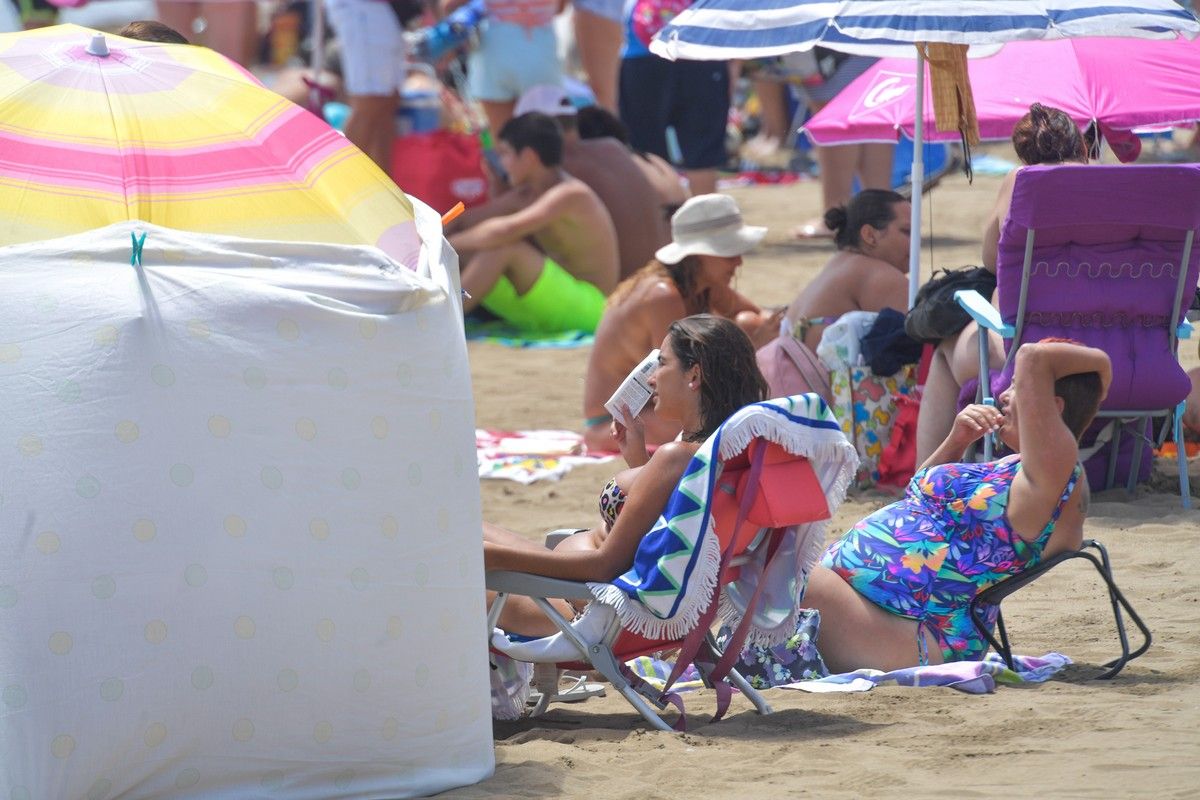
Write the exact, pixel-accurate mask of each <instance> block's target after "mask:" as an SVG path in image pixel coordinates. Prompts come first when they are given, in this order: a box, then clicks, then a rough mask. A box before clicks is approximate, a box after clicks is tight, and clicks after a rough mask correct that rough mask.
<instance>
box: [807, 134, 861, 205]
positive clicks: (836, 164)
mask: <svg viewBox="0 0 1200 800" xmlns="http://www.w3.org/2000/svg"><path fill="white" fill-rule="evenodd" d="M862 147H863V145H861V144H840V145H834V146H829V147H818V148H817V163H818V164H820V165H821V203H822V204H823V206H824V210H823V211H822V212H821V213H822V215H823V214H824V213H825V211H828V210H829V209H831V208H834V207H835V206H842V205H845V204H846V203H848V202H850V198H851V196H853V194H854V170H855V169H856V168H857V167H858V162H859V158H860V156H861V148H862Z"/></svg>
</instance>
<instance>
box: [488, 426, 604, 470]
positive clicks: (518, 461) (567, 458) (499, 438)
mask: <svg viewBox="0 0 1200 800" xmlns="http://www.w3.org/2000/svg"><path fill="white" fill-rule="evenodd" d="M475 458H476V461H477V462H478V465H479V477H480V478H502V479H504V480H510V481H516V482H517V483H523V484H530V483H533V482H534V481H540V480H555V481H556V480H558V479H559V478H561V477H562V476H563V475H566V474H567V473H568V472H570V471H571V468H572V467H574V466H575V465H576V464H603V463H604V462H606V461H612V460H613V459H614V458H616V456H615V455H613V454H612V453H600V454H596V455H590V454H588V453H587V451H586V448H585V447H584V446H583V437H582V436H581V435H579V434H578V433H575V432H574V431H555V430H545V431H497V430H480V429H476V430H475Z"/></svg>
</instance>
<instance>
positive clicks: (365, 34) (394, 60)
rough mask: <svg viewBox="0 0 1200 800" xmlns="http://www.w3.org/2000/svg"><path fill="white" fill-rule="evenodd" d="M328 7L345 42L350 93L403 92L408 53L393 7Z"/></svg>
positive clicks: (357, 0)
mask: <svg viewBox="0 0 1200 800" xmlns="http://www.w3.org/2000/svg"><path fill="white" fill-rule="evenodd" d="M325 8H326V9H328V11H329V22H330V24H332V25H333V29H334V30H335V31H336V32H337V36H338V41H339V42H340V43H341V57H342V81H343V83H344V84H345V87H346V94H348V95H350V96H352V97H353V96H356V95H376V96H386V95H391V94H395V93H396V92H398V91H400V89H401V87H403V85H404V79H405V78H406V77H407V76H408V65H407V61H406V59H407V53H406V51H405V46H404V35H403V31H402V30H401V28H400V22H399V21H398V20H397V19H396V14H395V13H394V12H393V11H392V7H391V6H390V5H388V4H387V3H385V2H381V0H325Z"/></svg>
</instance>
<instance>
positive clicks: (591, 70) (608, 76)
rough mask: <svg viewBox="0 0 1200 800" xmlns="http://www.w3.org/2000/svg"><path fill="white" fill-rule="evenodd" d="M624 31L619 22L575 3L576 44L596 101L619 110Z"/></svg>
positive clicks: (605, 106)
mask: <svg viewBox="0 0 1200 800" xmlns="http://www.w3.org/2000/svg"><path fill="white" fill-rule="evenodd" d="M624 43H625V31H624V29H623V26H622V25H621V23H620V22H617V21H615V20H611V19H608V18H606V17H602V16H599V15H597V14H593V13H592V12H590V11H584V10H583V9H581V8H579V7H578V6H576V7H575V46H576V47H577V48H578V50H579V61H580V63H581V64H582V65H583V71H584V72H585V73H586V74H587V80H588V85H589V86H591V87H592V93H593V94H595V95H596V102H597V103H598V104H599V105H601V106H603V107H604V108H607V109H608V110H609V111H611V112H613V113H614V114H616V113H618V111H617V72H618V71H619V69H620V63H621V45H623V44H624Z"/></svg>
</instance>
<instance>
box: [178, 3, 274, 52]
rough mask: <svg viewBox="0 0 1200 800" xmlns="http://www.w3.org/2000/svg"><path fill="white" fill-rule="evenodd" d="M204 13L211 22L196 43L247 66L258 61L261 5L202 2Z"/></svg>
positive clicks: (208, 22)
mask: <svg viewBox="0 0 1200 800" xmlns="http://www.w3.org/2000/svg"><path fill="white" fill-rule="evenodd" d="M200 15H201V16H202V17H204V21H205V23H207V24H206V26H205V28H204V35H203V36H201V37H200V41H198V42H195V43H196V44H202V45H206V46H208V47H211V48H212V49H213V50H216V51H217V52H218V53H220V54H221V55H223V56H225V57H226V58H231V59H233V60H234V61H236V62H237V63H239V64H241V65H242V66H243V67H249V66H251V65H252V64H254V62H255V61H257V60H258V58H257V53H256V50H257V49H258V8H257V7H256V6H255V4H254V3H250V2H227V3H207V2H206V3H201V4H200ZM177 30H178V29H177ZM180 32H181V33H183V31H180ZM184 36H187V34H186V33H184Z"/></svg>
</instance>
